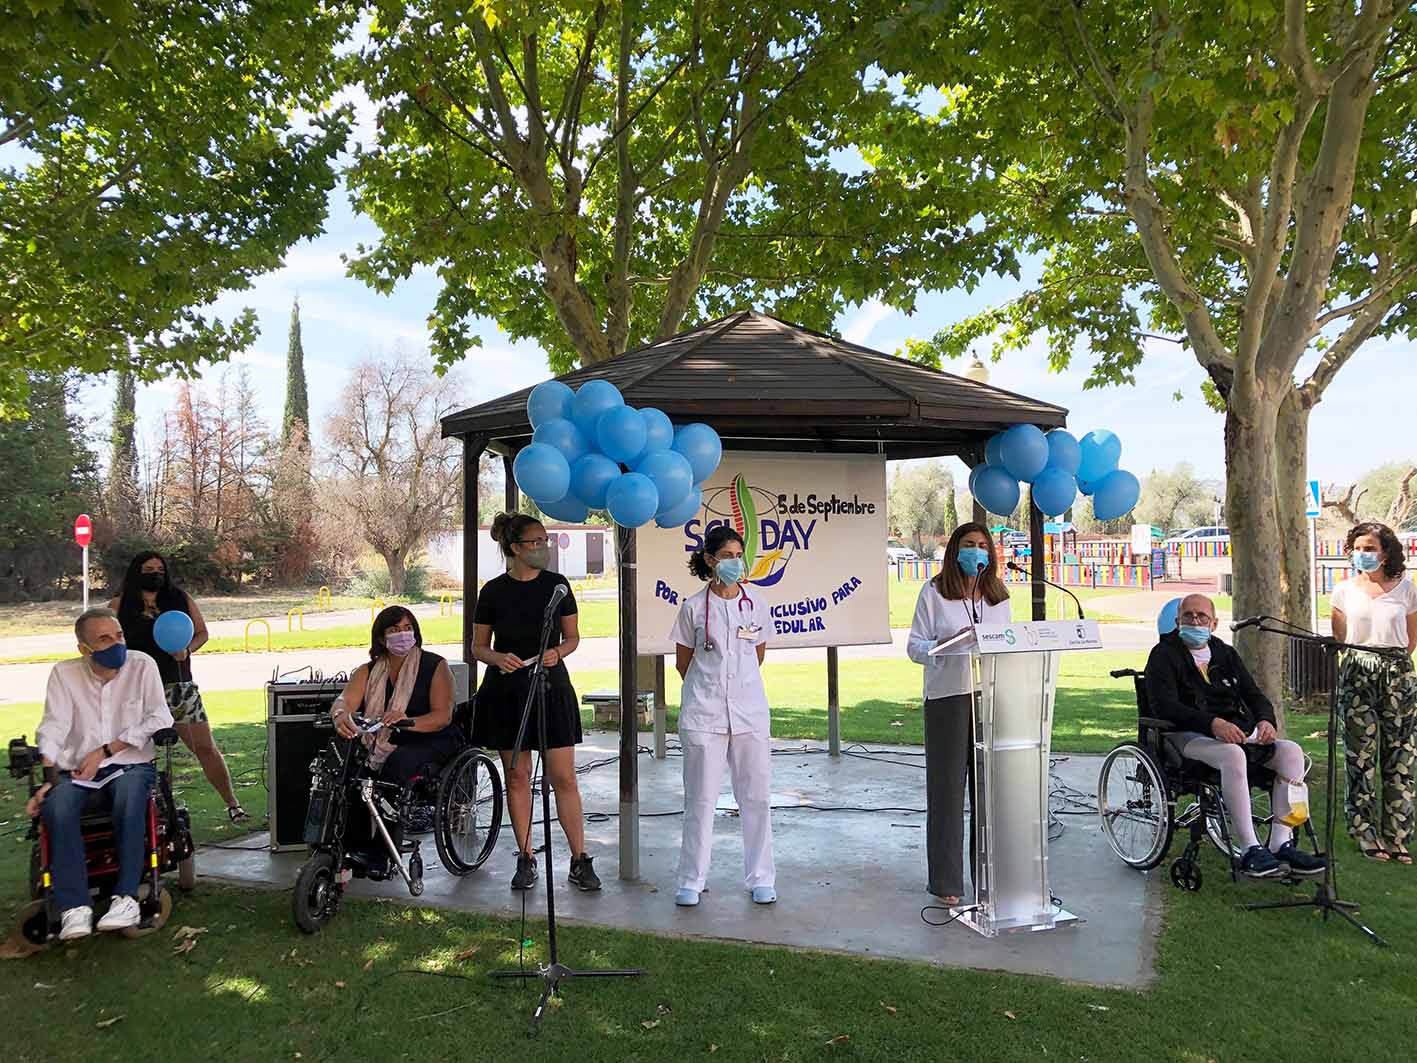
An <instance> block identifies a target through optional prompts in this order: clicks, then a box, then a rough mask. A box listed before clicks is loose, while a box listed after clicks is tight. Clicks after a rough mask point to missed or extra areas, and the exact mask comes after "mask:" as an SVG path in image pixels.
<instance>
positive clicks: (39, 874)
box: [9, 727, 196, 946]
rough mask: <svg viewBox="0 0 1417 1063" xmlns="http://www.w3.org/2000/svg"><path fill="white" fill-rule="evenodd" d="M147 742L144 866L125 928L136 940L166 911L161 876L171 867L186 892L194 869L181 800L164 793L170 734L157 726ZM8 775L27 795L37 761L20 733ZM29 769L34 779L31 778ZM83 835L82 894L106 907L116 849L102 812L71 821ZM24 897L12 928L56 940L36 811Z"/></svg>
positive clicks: (168, 786) (56, 918) (37, 941)
mask: <svg viewBox="0 0 1417 1063" xmlns="http://www.w3.org/2000/svg"><path fill="white" fill-rule="evenodd" d="M153 742H154V744H155V745H157V746H158V747H159V748H160V749H162V750H163V753H162V759H161V761H160V763H159V764H158V770H157V784H156V785H155V786H154V787H153V790H152V793H151V794H149V795H148V815H147V849H148V855H147V861H146V862H147V867H146V868H145V869H144V872H143V881H142V884H141V886H140V887H139V891H138V908H139V911H140V913H141V918H140V920H139V922H138V925H137V926H132V927H127V928H125V929H124V930H123V933H124V934H125V935H127V936H128V937H141V936H143V935H144V934H150V933H152V932H153V931H155V930H160V929H162V927H163V926H164V925H165V924H166V923H167V919H168V916H170V915H171V914H172V892H171V890H169V889H167V888H166V886H165V885H164V879H163V876H165V875H170V874H171V873H172V872H174V871H175V872H177V884H178V886H179V888H181V889H183V890H189V889H191V888H192V887H193V886H194V885H195V884H196V866H195V863H194V857H193V853H194V852H195V846H194V845H193V843H192V821H191V818H190V817H189V816H188V814H187V808H186V806H185V805H179V804H178V803H177V801H176V799H175V798H174V797H173V796H172V747H173V746H174V745H175V744H176V742H177V731H176V729H175V728H172V727H164V728H163V729H162V730H160V731H157V732H156V733H154V734H153ZM9 752H10V774H11V776H13V777H14V778H16V779H25V780H27V781H28V783H29V793H30V794H31V795H33V794H34V792H35V791H36V790H37V789H39V786H40V781H42V771H41V769H42V766H43V762H42V761H41V759H40V755H39V750H38V749H36V748H35V747H34V746H32V745H30V744H29V743H28V741H27V740H26V738H25V736H23V735H22V736H20V737H19V738H13V739H11V740H10V746H9ZM37 774H39V775H40V776H41V779H38V780H37V778H36V776H37ZM79 828H80V830H81V831H82V832H83V836H84V856H85V860H86V862H87V864H88V873H89V892H90V894H91V895H92V896H93V897H94V899H95V903H94V907H95V909H96V910H99V909H102V908H105V907H107V904H108V902H109V900H110V899H111V898H112V894H113V887H114V885H115V884H116V882H117V880H118V853H117V849H116V839H115V837H114V832H113V820H112V817H111V816H110V815H109V813H108V812H93V813H85V814H84V816H83V817H82V818H81V819H80V820H79ZM28 837H29V839H30V840H31V845H30V875H29V886H30V902H29V903H28V904H27V905H25V907H24V908H22V909H21V910H20V914H19V917H18V919H17V922H16V926H15V933H16V934H17V935H18V937H19V938H20V939H22V940H23V941H24V942H26V943H28V945H30V946H41V945H44V944H46V943H47V942H49V941H52V940H54V939H56V938H57V937H58V934H59V927H60V916H61V915H62V913H61V912H59V911H58V910H57V909H56V907H55V904H54V896H53V880H52V877H51V873H50V865H49V831H48V828H47V827H45V825H44V820H43V817H42V816H35V817H34V818H33V819H32V820H31V821H30V826H29V834H28Z"/></svg>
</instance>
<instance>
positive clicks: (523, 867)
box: [512, 853, 536, 890]
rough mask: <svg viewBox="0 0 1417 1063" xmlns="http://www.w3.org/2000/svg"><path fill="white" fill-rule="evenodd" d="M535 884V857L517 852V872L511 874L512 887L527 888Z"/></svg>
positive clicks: (515, 888)
mask: <svg viewBox="0 0 1417 1063" xmlns="http://www.w3.org/2000/svg"><path fill="white" fill-rule="evenodd" d="M535 885H536V858H535V857H531V856H527V855H526V853H517V873H516V874H515V875H513V876H512V889H514V890H529V889H531V888H532V887H533V886H535Z"/></svg>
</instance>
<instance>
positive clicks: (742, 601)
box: [704, 583, 753, 653]
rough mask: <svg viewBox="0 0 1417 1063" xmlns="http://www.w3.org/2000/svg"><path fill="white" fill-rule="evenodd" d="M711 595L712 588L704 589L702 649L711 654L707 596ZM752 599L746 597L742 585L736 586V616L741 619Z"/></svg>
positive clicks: (711, 645)
mask: <svg viewBox="0 0 1417 1063" xmlns="http://www.w3.org/2000/svg"><path fill="white" fill-rule="evenodd" d="M711 594H713V588H712V587H705V588H704V649H705V650H707V651H708V652H709V653H712V652H713V639H711V638H710V637H709V596H710V595H711ZM752 604H753V599H751V598H749V597H748V591H747V590H746V589H745V588H744V586H743V584H741V583H740V584H738V616H739V619H740V620H741V619H742V616H743V607H744V606H751V605H752Z"/></svg>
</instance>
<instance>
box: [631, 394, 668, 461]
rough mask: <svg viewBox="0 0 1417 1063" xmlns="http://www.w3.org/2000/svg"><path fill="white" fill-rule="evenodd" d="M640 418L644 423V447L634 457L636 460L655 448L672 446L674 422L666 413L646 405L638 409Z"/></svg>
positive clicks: (664, 448) (650, 452) (663, 448)
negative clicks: (637, 455)
mask: <svg viewBox="0 0 1417 1063" xmlns="http://www.w3.org/2000/svg"><path fill="white" fill-rule="evenodd" d="M640 420H642V421H644V423H645V449H644V450H643V451H642V452H641V453H640V454H639V457H637V458H636V460H637V461H638V460H639V459H640V458H643V457H644V456H645V455H646V454H653V453H654V452H655V451H656V450H670V449H672V448H673V446H674V423H673V422H672V421H670V420H669V415H668V414H666V413H664V412H663V411H662V410H656V409H655V408H654V407H653V406H646V407H645V408H644V409H642V410H641V411H640Z"/></svg>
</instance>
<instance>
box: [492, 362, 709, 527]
mask: <svg viewBox="0 0 1417 1063" xmlns="http://www.w3.org/2000/svg"><path fill="white" fill-rule="evenodd" d="M526 412H527V416H528V417H530V419H531V426H532V428H533V430H534V431H533V433H532V440H531V443H530V444H529V445H527V446H526V447H524V448H522V450H521V452H520V453H518V454H517V458H516V461H515V462H513V463H512V476H513V478H514V479H515V480H516V482H517V486H518V487H519V488H521V490H522V491H523V492H525V493H526V494H527V495H528V496H529V497H530V498H531V499H532V500H534V501H535V502H536V504H537V505H538V506H540V507H541V511H542V512H543V513H545V514H546V515H547V516H548V517H551V518H552V519H553V520H561V521H566V522H567V523H570V524H578V523H580V522H581V521H583V520H585V519H586V517H587V516H588V515H589V514H590V511H591V510H593V509H596V510H604V511H606V512H607V513H609V514H610V519H611V520H613V521H614V522H615V523H616V524H619V525H621V526H622V527H626V528H638V527H640V526H641V525H643V524H648V523H649V522H650V521H654V522H655V523H656V524H658V525H659V526H660V527H661V528H672V527H674V526H676V525H679V524H683V523H684V522H685V521H687V520H689V519H690V518H691V517H693V516H694V514H695V513H697V512H698V510H699V506H700V505H701V504H702V502H703V489H702V485H703V483H704V481H705V480H707V479H708V478H709V477H710V476H712V475H713V473H714V470H715V469H717V468H718V463H719V461H720V460H722V458H723V442H722V440H720V439H719V438H718V433H717V432H715V431H714V430H713V429H712V428H710V427H709V426H708V425H706V424H698V423H695V424H686V425H684V426H682V427H680V428H676V427H675V426H674V425H673V424H672V423H670V420H669V418H668V416H666V415H665V414H664V413H663V411H661V410H656V409H653V408H650V407H646V408H645V409H642V410H637V409H635V408H634V407H632V406H626V405H625V397H624V396H623V395H621V394H620V389H619V388H617V387H616V386H615V385H614V384H612V383H610V381H608V380H588V381H586V382H585V383H584V384H582V385H581V386H580V387H579V388H578V389H576V390H575V391H572V390H571V389H570V388H569V387H567V386H566V385H565V384H563V383H561V382H560V381H559V380H547V381H544V382H543V383H540V384H538V385H536V387H534V388H532V390H531V396H530V397H529V398H528V399H527V403H526Z"/></svg>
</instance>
